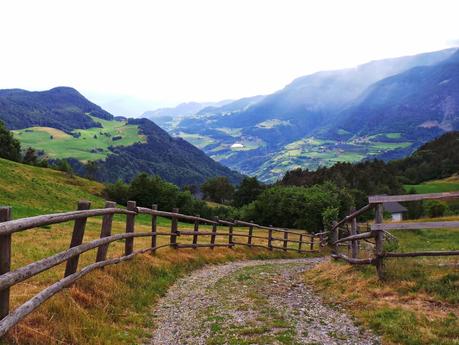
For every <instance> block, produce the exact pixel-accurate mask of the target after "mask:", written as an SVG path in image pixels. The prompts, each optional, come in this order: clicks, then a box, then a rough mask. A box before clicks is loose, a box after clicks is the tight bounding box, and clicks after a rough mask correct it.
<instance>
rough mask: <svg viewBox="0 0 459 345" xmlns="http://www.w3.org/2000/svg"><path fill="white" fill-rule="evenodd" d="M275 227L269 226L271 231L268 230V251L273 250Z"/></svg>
mask: <svg viewBox="0 0 459 345" xmlns="http://www.w3.org/2000/svg"><path fill="white" fill-rule="evenodd" d="M272 228H273V226H272V225H270V226H269V230H268V249H269V250H273V229H272Z"/></svg>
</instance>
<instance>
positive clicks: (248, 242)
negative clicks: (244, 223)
mask: <svg viewBox="0 0 459 345" xmlns="http://www.w3.org/2000/svg"><path fill="white" fill-rule="evenodd" d="M250 223H253V220H251V221H250ZM252 236H253V225H250V226H249V237H247V244H248V245H249V247H252Z"/></svg>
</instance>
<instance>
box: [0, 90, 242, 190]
mask: <svg viewBox="0 0 459 345" xmlns="http://www.w3.org/2000/svg"><path fill="white" fill-rule="evenodd" d="M2 95H3V97H2ZM0 120H2V121H4V122H5V123H6V124H7V127H8V128H9V129H14V134H15V137H16V138H17V139H19V140H20V142H21V144H22V146H23V148H27V147H29V146H30V147H33V148H35V149H37V150H39V151H42V152H43V154H44V155H45V156H46V157H48V158H50V159H69V160H70V162H71V164H72V165H73V167H74V169H75V170H76V172H77V173H79V174H81V175H85V174H86V170H85V169H86V168H85V164H86V163H87V162H88V161H97V166H98V169H97V172H95V173H92V175H94V176H95V177H96V178H97V179H98V180H100V181H105V182H115V181H116V180H117V179H123V180H125V181H129V180H131V179H132V178H133V177H134V176H136V175H138V174H139V173H141V172H147V173H149V174H157V175H160V176H161V177H162V178H164V179H166V180H168V181H170V182H173V183H175V184H178V185H185V184H201V183H203V182H204V181H205V180H206V179H208V178H209V177H213V176H227V177H229V178H230V180H231V181H232V182H234V183H236V182H238V181H239V180H240V179H241V175H240V174H238V173H236V172H234V171H231V170H230V169H228V168H226V167H224V166H222V165H221V164H219V163H217V162H215V161H213V160H212V159H211V158H209V157H207V156H206V155H205V154H204V153H203V152H202V151H200V150H199V149H197V148H196V147H194V146H193V145H191V144H189V143H188V142H186V141H185V140H183V139H179V138H172V137H171V136H170V135H169V134H167V132H165V131H164V130H163V129H161V128H160V127H158V126H157V125H155V124H154V123H153V122H152V121H150V120H147V119H130V120H127V119H124V118H119V117H116V118H115V117H113V116H112V115H111V114H109V113H107V112H106V111H104V110H103V109H101V108H100V107H98V106H97V105H95V104H93V103H91V102H89V101H88V100H87V99H85V98H84V97H83V96H82V95H81V94H79V93H78V92H77V91H76V90H74V89H72V88H62V87H61V88H55V89H52V90H49V91H43V92H29V91H24V90H3V91H0Z"/></svg>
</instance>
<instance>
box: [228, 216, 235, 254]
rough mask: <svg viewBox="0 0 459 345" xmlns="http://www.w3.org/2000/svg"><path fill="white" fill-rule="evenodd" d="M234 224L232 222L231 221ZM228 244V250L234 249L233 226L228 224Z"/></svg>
mask: <svg viewBox="0 0 459 345" xmlns="http://www.w3.org/2000/svg"><path fill="white" fill-rule="evenodd" d="M232 223H234V220H233V221H232ZM228 244H229V245H230V248H233V247H234V243H233V224H230V225H229V226H228Z"/></svg>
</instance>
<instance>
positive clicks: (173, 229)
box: [170, 208, 179, 249]
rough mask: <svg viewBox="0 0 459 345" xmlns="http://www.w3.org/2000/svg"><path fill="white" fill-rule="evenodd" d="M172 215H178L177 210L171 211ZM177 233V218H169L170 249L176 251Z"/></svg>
mask: <svg viewBox="0 0 459 345" xmlns="http://www.w3.org/2000/svg"><path fill="white" fill-rule="evenodd" d="M172 213H179V209H178V208H174V209H172ZM177 232H178V221H177V217H172V218H171V244H170V245H171V247H172V248H175V249H177Z"/></svg>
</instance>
